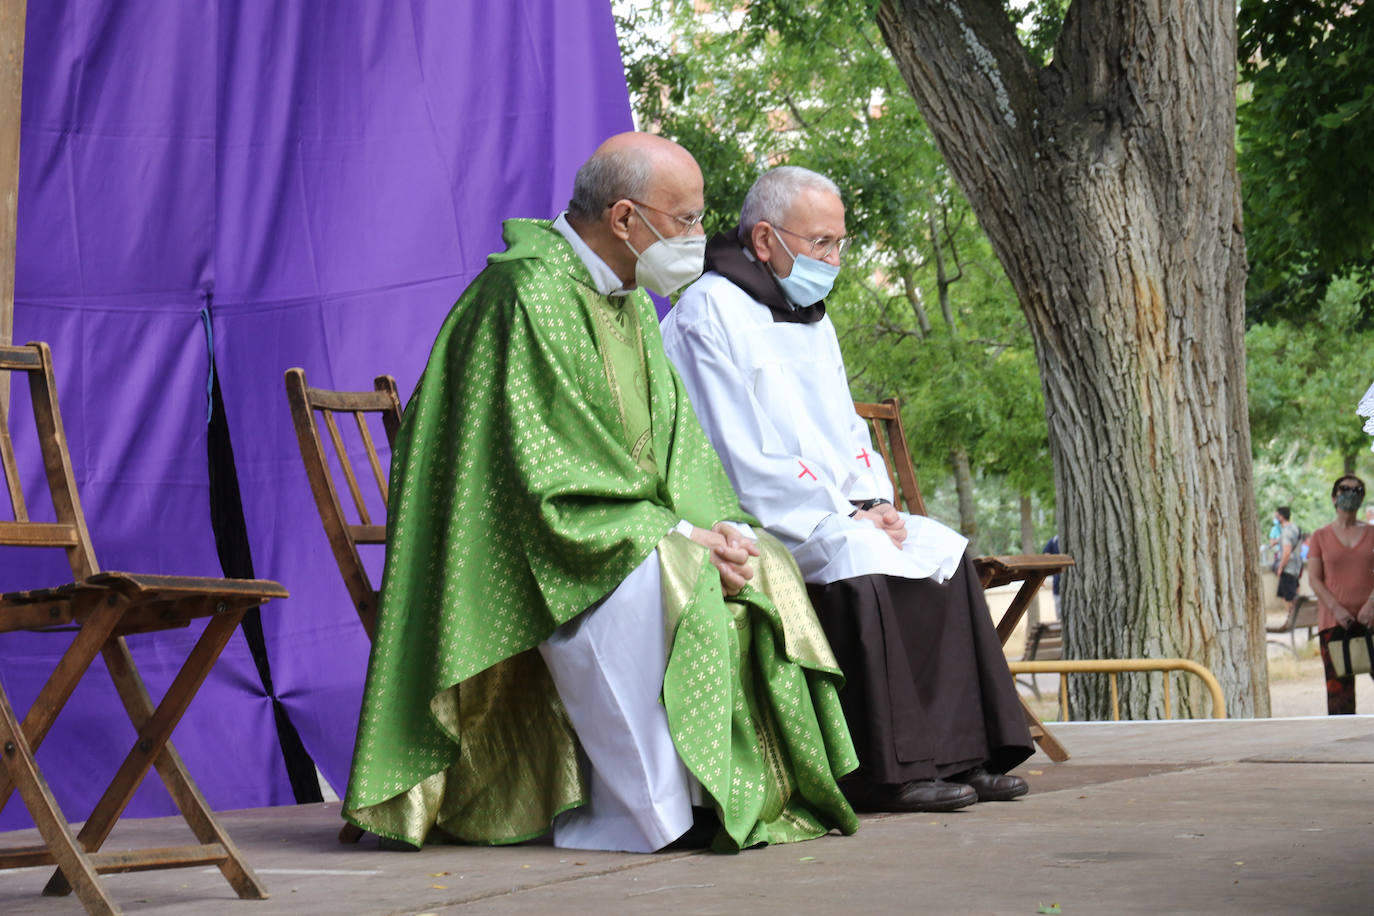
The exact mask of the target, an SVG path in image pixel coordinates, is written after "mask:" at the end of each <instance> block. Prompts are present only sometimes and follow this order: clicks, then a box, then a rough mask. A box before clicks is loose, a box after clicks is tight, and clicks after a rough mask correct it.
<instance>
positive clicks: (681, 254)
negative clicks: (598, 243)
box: [625, 204, 706, 296]
mask: <svg viewBox="0 0 1374 916" xmlns="http://www.w3.org/2000/svg"><path fill="white" fill-rule="evenodd" d="M631 206H634V205H633V204H631ZM635 212H636V213H639V217H640V219H643V220H644V225H646V226H648V227H649V231H650V232H652V233H653V234H654V235H657V236H658V241H657V242H654V243H653V244H652V245H650V246H649V247H648V248H645V249H644V250H643V251H642V252H640V251H635V246H633V245H631V244H630V240H629V239H626V240H625V247H626V248H628V249H630V250H631V251H634V254H635V259H636V260H635V283H636V284H637V285H639V286H643V287H646V288H648V289H651V290H653V291H654V292H656V293H658V294H659V295H660V296H671V295H672V294H673V293H675V292H677V291H678V290H680V289H682V288H683V287H684V286H686V285H687V284H688V283H691V282H692V281H693V280H695V279H696V278H697V277H699V276H701V272H702V270H703V269H704V268H705V267H706V236H705V235H701V234H697V235H679V236H677V237H676V238H671V239H665V238H664V237H663V236H661V235H659V233H658V230H657V229H655V228H654V226H653V223H651V222H649V221H648V219H645V217H644V214H643V213H640V210H639V208H638V207H635Z"/></svg>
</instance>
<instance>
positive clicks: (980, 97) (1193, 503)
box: [878, 0, 1269, 718]
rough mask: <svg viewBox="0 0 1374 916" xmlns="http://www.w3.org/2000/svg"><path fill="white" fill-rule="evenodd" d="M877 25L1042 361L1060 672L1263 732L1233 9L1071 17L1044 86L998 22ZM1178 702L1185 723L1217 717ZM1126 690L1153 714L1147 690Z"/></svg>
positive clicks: (971, 9)
mask: <svg viewBox="0 0 1374 916" xmlns="http://www.w3.org/2000/svg"><path fill="white" fill-rule="evenodd" d="M878 22H879V25H880V26H881V28H882V30H883V35H884V37H885V38H886V41H887V43H888V45H889V47H891V49H892V51H893V54H894V56H895V57H896V60H897V64H898V66H899V68H900V69H901V71H902V74H903V76H904V77H905V79H906V82H907V84H908V86H909V87H910V89H911V91H912V94H913V95H914V97H915V99H916V102H917V104H918V105H919V107H920V109H921V112H922V114H923V116H924V117H925V119H926V123H927V124H928V125H929V127H930V129H931V131H932V133H933V134H934V135H935V138H936V140H937V142H938V144H939V146H940V149H941V151H942V152H943V153H944V155H945V158H946V160H947V161H948V163H949V167H950V169H951V171H952V173H953V174H954V176H955V177H956V179H957V180H958V181H959V184H960V185H961V187H962V188H963V190H964V192H965V194H966V195H967V196H968V198H969V201H970V202H971V203H972V205H973V207H974V209H975V211H976V212H977V214H978V217H979V220H980V221H981V222H982V224H983V228H984V229H985V230H986V232H987V233H988V236H989V238H990V239H991V241H992V244H993V247H994V249H995V250H996V252H997V255H998V257H999V259H1000V260H1001V262H1002V265H1003V267H1004V268H1005V270H1006V272H1007V276H1008V278H1009V279H1010V280H1011V282H1012V284H1013V285H1014V286H1015V288H1016V291H1017V294H1018V296H1019V298H1020V301H1021V306H1022V308H1023V310H1024V311H1025V313H1026V316H1027V318H1028V320H1029V324H1030V327H1031V333H1032V335H1033V337H1034V340H1035V345H1036V354H1037V358H1038V361H1039V364H1040V371H1041V378H1042V384H1043V388H1044V394H1045V404H1046V414H1047V419H1048V421H1049V435H1050V452H1051V456H1052V458H1053V461H1054V469H1055V486H1056V489H1057V493H1058V518H1059V528H1060V535H1061V543H1062V544H1063V546H1064V549H1065V550H1066V551H1067V552H1069V553H1071V554H1073V555H1074V557H1075V558H1076V559H1077V561H1078V566H1077V568H1076V569H1075V574H1074V575H1073V576H1072V577H1069V578H1067V579H1065V580H1064V590H1063V593H1062V600H1063V602H1064V618H1065V620H1066V632H1065V649H1066V655H1067V656H1069V657H1078V658H1086V657H1106V658H1126V657H1156V658H1157V657H1166V656H1183V657H1185V658H1191V659H1194V660H1197V661H1199V662H1201V663H1202V664H1204V665H1206V666H1207V667H1208V668H1210V669H1211V670H1212V672H1213V673H1214V674H1215V675H1216V676H1217V679H1218V680H1219V681H1220V682H1221V684H1222V688H1223V691H1224V693H1225V697H1226V703H1227V712H1228V714H1229V715H1232V716H1250V715H1267V714H1268V705H1269V704H1268V678H1267V673H1266V665H1265V648H1264V639H1265V637H1264V628H1263V622H1264V621H1263V610H1262V604H1261V598H1260V584H1259V576H1258V573H1257V572H1256V570H1257V566H1258V564H1257V561H1256V559H1255V558H1256V557H1257V549H1258V543H1257V535H1256V531H1257V528H1258V525H1257V520H1256V516H1255V509H1254V505H1253V496H1252V493H1253V487H1252V481H1251V464H1250V434H1249V426H1248V417H1247V407H1246V394H1245V351H1244V338H1243V332H1244V301H1243V296H1244V283H1245V269H1246V268H1245V248H1244V241H1243V238H1242V235H1241V205H1240V192H1239V182H1238V180H1237V177H1236V171H1235V145H1234V143H1235V139H1234V132H1235V50H1236V35H1235V2H1234V0H1192V2H1189V3H1178V4H1159V3H1152V2H1145V0H1094V2H1083V0H1074V2H1073V3H1072V5H1071V6H1070V8H1069V12H1068V15H1067V17H1066V19H1065V23H1064V29H1063V32H1062V34H1061V37H1060V39H1059V43H1058V45H1057V46H1056V48H1055V55H1054V60H1053V62H1052V63H1051V64H1050V65H1048V66H1046V67H1043V68H1042V67H1037V66H1036V65H1035V64H1034V63H1033V62H1032V61H1031V60H1030V58H1029V57H1028V56H1027V55H1026V53H1025V51H1024V49H1023V48H1022V47H1021V45H1020V43H1019V41H1018V40H1017V36H1016V33H1015V30H1014V28H1013V27H1012V25H1011V23H1010V22H1009V20H1008V17H1007V14H1006V12H1005V10H1004V9H1003V4H1002V2H1001V0H884V2H883V3H882V5H881V7H880V8H879V12H878ZM1079 680H1084V681H1085V680H1086V679H1079ZM1173 687H1174V689H1173V691H1172V692H1173V694H1174V696H1175V697H1177V702H1176V703H1175V705H1174V714H1175V715H1178V714H1180V706H1181V707H1182V708H1181V712H1182V713H1183V714H1191V715H1205V714H1207V713H1208V712H1209V711H1210V709H1209V707H1210V704H1209V702H1208V701H1207V699H1206V692H1205V691H1204V690H1203V689H1202V687H1201V685H1200V684H1198V683H1197V681H1196V679H1193V678H1188V679H1187V680H1185V681H1182V682H1178V681H1176V682H1175V683H1174V685H1173ZM1121 689H1122V693H1121V704H1122V709H1123V714H1125V715H1128V716H1132V717H1137V718H1140V717H1146V716H1158V715H1162V713H1163V696H1162V694H1163V691H1162V681H1161V679H1160V677H1159V676H1158V675H1154V676H1151V677H1148V678H1146V677H1132V678H1125V679H1123V681H1122V684H1121ZM1074 706H1075V707H1076V709H1078V710H1079V711H1084V712H1087V713H1088V714H1090V715H1101V714H1103V713H1104V712H1105V710H1106V706H1107V700H1106V698H1105V697H1099V696H1096V695H1089V691H1088V690H1087V688H1086V687H1084V688H1082V689H1081V690H1079V691H1076V693H1075V696H1074Z"/></svg>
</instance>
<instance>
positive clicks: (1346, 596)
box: [1307, 474, 1374, 716]
mask: <svg viewBox="0 0 1374 916" xmlns="http://www.w3.org/2000/svg"><path fill="white" fill-rule="evenodd" d="M1363 502H1364V481H1362V480H1360V478H1358V477H1355V476H1353V475H1350V474H1347V475H1345V476H1343V477H1340V478H1338V479H1337V480H1336V482H1335V484H1334V485H1332V487H1331V503H1332V505H1333V506H1334V507H1335V510H1336V519H1335V521H1333V522H1332V523H1331V524H1329V525H1324V526H1322V527H1321V528H1318V529H1317V530H1316V531H1314V532H1312V537H1311V544H1310V549H1309V552H1308V563H1309V564H1310V566H1309V568H1308V572H1307V578H1308V581H1309V582H1310V583H1311V584H1312V590H1313V591H1314V592H1316V593H1317V639H1318V643H1319V644H1320V646H1321V654H1322V667H1323V668H1324V669H1325V670H1326V713H1327V715H1331V716H1350V715H1354V714H1355V679H1354V677H1341V678H1338V677H1336V674H1335V671H1334V670H1333V669H1332V667H1331V652H1330V650H1329V649H1328V646H1327V644H1328V643H1329V642H1330V641H1331V637H1332V636H1333V635H1336V632H1337V628H1340V629H1343V630H1344V631H1345V632H1346V633H1350V634H1360V633H1365V632H1368V628H1369V627H1372V626H1374V526H1371V525H1367V524H1365V523H1364V522H1362V521H1360V520H1359V516H1358V513H1359V509H1360V504H1361V503H1363Z"/></svg>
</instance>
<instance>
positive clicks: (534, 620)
mask: <svg viewBox="0 0 1374 916" xmlns="http://www.w3.org/2000/svg"><path fill="white" fill-rule="evenodd" d="M702 207H703V197H702V176H701V171H700V169H699V168H698V167H697V164H696V161H695V160H694V159H693V158H692V156H691V154H689V153H688V152H687V151H686V150H684V149H683V148H682V147H680V146H678V145H677V144H675V143H672V142H670V141H668V140H665V139H662V138H659V137H655V136H652V135H648V134H641V133H628V134H620V135H617V136H615V137H612V138H611V139H609V140H607V141H606V142H605V143H603V144H602V146H601V147H600V148H599V149H598V150H597V151H596V153H595V154H594V155H593V156H592V158H591V159H590V160H588V162H587V163H586V164H584V165H583V167H582V169H581V170H580V171H579V172H578V175H577V178H576V181H575V185H574V190H573V198H572V200H571V202H570V203H569V206H568V210H567V212H565V213H563V214H560V215H559V217H558V218H557V219H556V220H554V221H553V222H548V221H543V220H509V221H508V222H506V224H505V226H504V235H505V242H506V246H507V247H506V250H505V251H502V252H500V253H497V254H493V255H491V256H490V258H489V259H488V264H487V267H486V269H485V270H483V271H482V273H481V274H479V275H478V276H477V278H476V279H475V280H474V281H473V282H472V285H471V286H469V287H468V289H467V290H466V291H465V292H464V294H463V296H462V297H461V298H460V299H459V300H458V303H457V304H456V305H455V306H454V308H453V310H452V312H451V313H450V314H449V316H448V318H447V319H446V320H445V322H444V324H443V326H442V328H441V329H440V331H439V336H438V339H437V341H436V343H435V345H434V349H433V351H432V353H431V355H430V358H429V363H428V365H427V367H426V369H425V372H424V375H423V377H422V378H421V380H420V384H419V387H418V388H417V389H416V391H415V394H414V395H413V397H412V398H411V400H410V402H409V404H408V405H407V407H406V411H405V416H404V419H403V421H402V424H401V431H400V435H399V437H398V438H397V441H396V446H395V451H394V455H393V461H392V476H391V499H390V505H389V507H388V512H389V514H388V532H387V545H388V546H387V559H386V571H385V574H384V578H383V586H382V597H381V618H380V623H379V626H378V632H377V638H376V642H375V644H374V646H373V650H372V658H371V663H370V665H369V669H368V676H367V688H366V694H365V697H364V700H363V709H362V719H361V722H360V723H359V728H358V740H357V746H356V748H355V751H354V759H353V770H352V776H351V778H350V781H349V786H348V794H347V798H346V800H345V803H344V810H345V815H346V817H347V818H348V819H349V820H351V821H352V822H353V823H355V824H357V825H359V826H360V827H363V828H364V829H366V830H370V831H372V832H374V833H377V834H379V835H381V836H383V837H389V838H391V839H394V840H399V841H401V842H403V843H408V844H411V845H414V846H419V845H421V844H422V843H424V842H425V841H427V840H437V839H442V840H457V841H464V842H470V843H515V842H520V841H522V840H526V839H530V838H533V837H537V836H540V835H541V834H544V833H546V832H547V831H549V830H550V828H552V829H553V834H554V842H555V844H556V845H559V846H565V847H570V848H584V849H611V850H627V851H639V852H650V851H653V850H657V849H661V848H663V847H664V846H667V845H669V844H670V843H673V842H674V841H676V840H679V839H682V838H684V837H685V836H688V835H689V832H690V834H691V836H692V837H694V838H695V837H696V836H699V835H700V833H701V829H702V825H703V824H706V825H708V830H709V831H710V832H711V836H713V839H712V840H711V843H712V846H713V848H715V849H716V850H718V851H735V850H738V849H741V848H744V847H747V846H754V845H758V844H762V843H783V842H792V841H797V840H805V839H810V838H813V837H817V836H820V835H822V834H824V833H827V832H828V831H830V830H832V829H838V830H840V831H841V832H843V833H852V832H853V831H854V830H856V829H857V827H858V822H857V819H856V817H855V815H854V812H853V809H852V808H851V807H850V806H849V804H848V803H847V802H846V800H845V798H844V796H843V794H842V793H841V792H840V790H839V788H838V786H837V782H836V780H837V778H838V777H840V776H842V775H844V774H845V773H848V772H849V771H851V770H853V769H854V767H855V766H856V763H857V762H856V759H855V754H854V748H853V745H852V743H851V741H850V738H849V732H848V730H847V728H846V725H845V722H844V717H843V714H842V712H841V707H840V703H839V700H838V689H839V687H840V685H841V682H842V678H841V675H840V671H839V668H838V667H837V666H836V664H835V659H834V656H833V655H832V654H831V651H830V648H829V645H828V644H827V643H826V640H825V637H824V635H823V633H822V630H821V628H820V625H819V623H818V621H817V619H816V616H815V612H814V611H813V609H812V607H811V605H810V604H809V602H808V600H807V595H806V587H805V585H804V583H803V582H802V580H801V576H800V575H799V573H798V571H797V567H796V565H795V563H794V561H793V560H792V558H791V556H790V555H789V554H788V552H787V550H786V549H785V548H784V547H782V545H781V544H779V543H778V542H777V541H776V540H774V539H773V538H771V537H770V536H768V535H767V534H765V533H763V532H762V531H761V530H755V529H753V528H751V527H750V526H749V525H748V524H747V523H748V522H749V521H750V519H749V517H748V516H747V515H746V514H745V513H744V512H743V511H742V510H741V509H740V507H739V504H738V502H737V500H736V498H735V495H734V493H733V491H732V490H731V488H730V481H729V480H728V478H727V477H726V476H725V472H724V470H723V469H722V467H721V464H720V461H719V459H718V458H717V457H716V455H715V453H714V452H713V451H712V450H711V446H710V445H709V444H708V443H707V441H706V438H705V436H704V434H703V433H702V430H701V427H700V425H699V424H698V422H697V418H696V416H695V415H694V414H693V412H692V408H691V405H690V404H689V403H688V400H687V396H686V394H685V393H684V391H683V388H682V384H681V381H680V380H679V378H678V376H677V374H676V373H675V372H674V371H673V369H672V367H671V366H670V365H669V364H668V361H667V359H666V358H665V356H664V353H663V347H662V341H661V339H660V337H659V333H658V325H657V322H656V320H655V315H654V310H653V308H652V305H651V304H650V302H649V300H648V297H647V296H645V295H644V293H643V292H641V291H639V287H648V288H649V289H652V290H654V291H656V292H659V293H661V294H664V295H667V294H668V293H670V292H672V291H674V290H676V289H678V288H680V287H681V286H683V285H684V284H686V283H687V282H689V281H690V280H692V279H694V278H695V277H696V276H697V275H698V274H699V273H700V272H701V268H702V259H703V252H704V239H705V237H704V235H703V234H702V231H701V228H700V225H699V224H700V220H701V212H702ZM732 522H733V524H732ZM694 820H695V822H696V827H695V829H693V828H694Z"/></svg>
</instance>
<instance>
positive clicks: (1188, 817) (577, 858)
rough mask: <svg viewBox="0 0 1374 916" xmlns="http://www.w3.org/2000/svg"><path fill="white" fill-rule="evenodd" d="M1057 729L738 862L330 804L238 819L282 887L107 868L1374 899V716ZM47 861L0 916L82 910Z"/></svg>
mask: <svg viewBox="0 0 1374 916" xmlns="http://www.w3.org/2000/svg"><path fill="white" fill-rule="evenodd" d="M1055 730H1056V732H1057V733H1058V734H1059V736H1060V738H1061V739H1062V740H1063V741H1064V743H1065V744H1066V745H1067V746H1068V748H1069V750H1070V751H1071V752H1072V754H1073V758H1072V759H1071V760H1069V761H1068V762H1067V763H1063V764H1055V763H1051V762H1050V761H1049V760H1048V759H1046V758H1045V757H1043V756H1042V755H1040V754H1037V755H1036V756H1035V757H1033V758H1031V760H1030V761H1029V762H1028V763H1027V764H1026V765H1024V766H1023V767H1022V768H1021V769H1020V770H1019V771H1018V772H1021V773H1022V774H1024V775H1025V776H1026V778H1027V779H1028V780H1029V781H1030V783H1031V787H1032V791H1031V794H1030V795H1029V796H1027V797H1025V798H1022V799H1020V800H1018V801H1015V802H1007V803H1001V804H983V805H976V806H974V807H973V808H970V809H966V810H964V811H958V812H954V813H951V814H942V815H935V814H905V815H874V816H866V817H865V818H864V821H863V827H862V829H861V830H860V831H859V832H858V833H857V834H856V835H854V836H852V837H840V836H831V837H824V838H822V839H819V840H815V841H813V842H810V843H801V844H796V845H790V846H776V847H771V848H767V849H757V850H751V851H747V852H745V853H742V854H740V855H738V856H717V855H712V854H710V853H704V852H676V853H660V854H657V855H648V856H643V855H629V854H619V853H589V852H574V851H570V850H561V849H555V848H553V847H552V846H549V845H547V844H528V845H523V846H513V847H510V846H508V847H499V848H486V847H452V846H447V847H445V846H437V847H431V848H426V849H425V850H423V851H422V852H418V853H401V852H383V851H381V850H379V849H378V848H377V841H376V839H375V838H372V837H368V838H365V839H364V840H363V841H362V842H361V843H360V844H359V845H357V846H341V845H339V844H338V843H337V842H336V841H335V834H336V832H337V829H338V825H339V821H338V818H337V804H329V805H310V806H300V807H295V808H275V809H263V810H253V811H234V812H229V813H226V814H225V815H224V821H225V823H226V825H227V827H228V829H229V831H230V834H231V835H232V836H233V837H234V838H235V840H236V842H237V843H238V844H239V846H240V847H241V848H242V849H243V851H244V852H245V854H246V855H247V857H248V859H249V861H250V863H251V864H252V865H253V867H254V868H255V869H256V870H257V872H258V875H259V876H260V877H261V878H262V880H263V881H264V883H266V884H267V885H268V887H269V889H270V890H271V893H272V897H271V899H270V900H265V901H240V900H238V899H237V898H235V897H234V896H233V894H232V892H231V891H230V890H229V886H228V885H227V884H226V883H225V882H224V881H223V880H222V879H221V878H220V877H219V874H218V872H217V871H215V870H213V869H211V870H209V871H206V870H205V869H201V868H196V869H190V870H186V871H165V872H152V873H142V874H133V875H111V876H107V877H105V878H104V879H102V880H104V881H106V882H107V883H108V887H109V888H110V891H111V893H112V895H113V896H114V898H115V900H116V901H117V902H118V903H119V905H120V906H122V907H123V908H124V911H125V913H128V914H159V916H171V914H177V916H181V914H221V913H222V914H230V916H306V914H316V913H318V914H345V916H348V914H390V913H396V914H423V913H433V914H458V913H496V914H504V913H542V912H558V913H560V914H595V916H609V914H616V913H655V912H663V913H669V912H671V913H675V914H694V913H725V914H734V913H740V912H745V911H748V910H754V911H756V912H761V913H792V914H803V913H826V914H832V913H833V914H849V913H932V914H955V913H976V914H982V913H991V914H1035V913H1037V912H1038V911H1039V910H1040V908H1041V907H1042V906H1045V907H1049V906H1050V905H1052V904H1058V905H1059V910H1058V912H1062V913H1064V914H1071V916H1077V914H1118V913H1119V914H1134V913H1140V914H1151V916H1158V914H1174V913H1206V914H1229V913H1237V914H1241V913H1244V914H1257V913H1284V914H1294V913H1302V914H1318V913H1331V914H1341V916H1351V914H1356V913H1369V912H1374V862H1372V861H1371V860H1374V717H1371V716H1357V717H1348V718H1339V719H1327V718H1304V719H1258V720H1230V721H1224V722H1216V721H1187V722H1126V723H1119V724H1114V723H1071V724H1066V725H1060V726H1056V727H1055ZM11 803H12V804H17V803H18V800H17V799H16V800H15V801H13V802H11ZM187 836H189V834H188V832H187V831H186V830H185V828H184V827H183V826H182V825H181V823H180V822H179V821H177V820H175V819H164V818H159V819H149V820H140V821H129V822H125V823H124V824H123V825H122V826H121V827H120V828H119V829H118V830H116V832H115V833H114V835H113V836H112V837H111V842H110V843H109V844H107V848H111V849H115V848H119V847H121V846H130V845H162V844H164V843H168V842H182V841H183V839H184V838H185V837H187ZM34 837H35V834H34V832H32V831H20V832H12V833H9V834H0V843H3V844H6V845H9V844H12V843H18V842H34V841H35V840H34ZM48 872H49V869H26V870H21V871H12V872H0V914H6V916H49V914H51V916H60V914H79V913H81V912H82V910H81V907H80V905H79V904H78V903H77V902H76V901H75V900H74V899H73V898H59V899H53V898H45V897H41V896H39V890H40V889H41V888H42V886H43V884H44V883H45V882H46V880H47V876H48Z"/></svg>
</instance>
